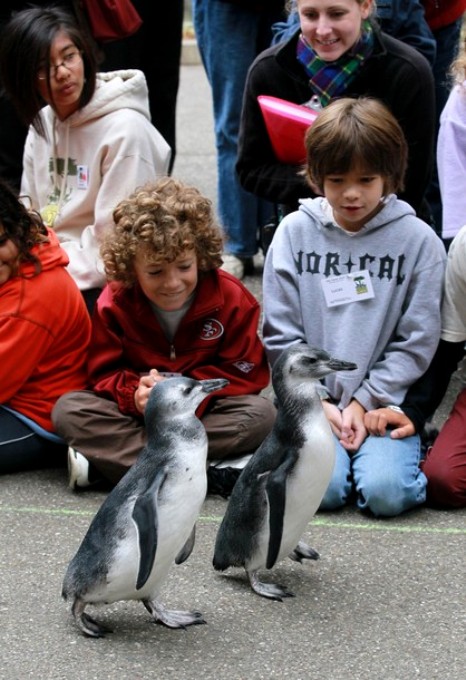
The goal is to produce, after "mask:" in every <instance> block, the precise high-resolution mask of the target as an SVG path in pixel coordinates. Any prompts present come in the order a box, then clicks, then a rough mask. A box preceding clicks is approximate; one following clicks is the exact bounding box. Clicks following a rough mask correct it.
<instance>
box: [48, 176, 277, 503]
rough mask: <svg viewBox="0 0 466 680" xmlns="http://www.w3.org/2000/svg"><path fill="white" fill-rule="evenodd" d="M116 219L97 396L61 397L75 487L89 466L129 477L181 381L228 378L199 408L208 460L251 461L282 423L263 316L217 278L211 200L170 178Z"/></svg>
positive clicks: (146, 190)
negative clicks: (164, 402) (169, 393)
mask: <svg viewBox="0 0 466 680" xmlns="http://www.w3.org/2000/svg"><path fill="white" fill-rule="evenodd" d="M113 217H114V221H115V228H114V230H113V231H112V233H111V234H110V235H109V236H108V238H107V239H106V241H105V242H104V243H103V245H102V248H101V254H102V259H103V262H104V266H105V271H106V275H107V279H108V281H109V283H108V284H107V286H106V287H105V288H104V290H103V292H102V294H101V295H100V297H99V300H98V302H97V305H96V310H95V313H94V317H93V330H92V339H91V346H90V351H89V381H90V386H91V387H92V391H81V392H72V393H70V394H67V395H64V397H62V398H61V399H60V400H59V402H58V403H57V405H56V407H55V409H54V412H53V421H54V424H55V427H56V429H57V431H58V432H59V433H60V434H61V435H62V436H63V437H64V438H65V439H66V440H67V441H68V443H69V444H70V445H71V447H72V448H73V449H74V450H71V451H70V463H71V472H70V484H71V485H72V486H73V487H76V486H85V485H87V484H88V483H89V481H90V479H92V476H91V475H89V470H88V469H87V468H88V464H87V462H88V463H90V466H91V468H90V471H91V472H92V473H94V474H95V472H97V474H98V475H100V476H103V477H105V478H106V479H107V480H109V481H110V482H111V483H116V482H117V481H118V480H119V479H120V478H121V477H122V476H123V474H124V473H125V472H126V470H127V469H128V468H129V467H130V466H131V465H132V464H133V463H134V461H135V460H136V458H137V456H138V454H139V452H140V451H141V449H142V448H143V446H144V444H145V441H146V439H145V437H146V435H145V429H144V423H143V415H144V409H145V406H146V403H147V399H148V396H149V392H150V391H151V390H152V389H157V383H158V382H159V381H160V380H165V379H166V378H167V377H169V376H170V375H173V374H176V375H185V376H189V377H192V378H195V379H199V380H201V379H204V378H227V379H228V380H229V385H228V386H227V387H225V388H224V389H223V390H222V391H221V392H216V393H215V396H213V395H212V396H211V397H210V398H206V399H205V401H204V402H203V404H202V405H201V406H200V407H199V410H198V415H199V416H200V417H201V419H202V422H203V423H204V426H205V428H206V431H207V435H208V439H209V453H208V458H209V459H211V460H212V459H216V460H218V459H223V458H229V457H233V456H235V457H237V456H239V455H244V454H246V453H251V452H253V451H254V450H255V449H256V448H257V446H258V445H259V444H260V443H261V442H262V440H263V439H264V437H265V436H266V434H267V433H268V432H269V430H270V429H271V427H272V424H273V421H274V418H275V408H274V406H273V404H272V403H271V401H270V400H269V399H267V398H265V397H263V396H260V395H259V393H260V392H261V390H263V389H264V388H265V387H266V386H267V385H268V383H269V379H270V374H269V367H268V363H267V359H266V356H265V352H264V348H263V345H262V343H261V341H260V339H259V337H258V335H257V328H258V322H259V316H260V306H259V303H258V302H257V300H256V299H255V298H254V297H253V296H252V295H251V293H249V291H248V290H247V289H246V288H245V287H244V286H243V285H242V284H241V283H240V281H239V280H238V279H236V278H235V277H233V276H230V275H229V274H228V273H226V272H224V271H222V270H221V269H220V266H221V264H222V259H221V252H222V246H223V243H222V235H221V232H220V230H219V228H218V226H217V225H216V224H215V222H214V218H213V213H212V206H211V203H210V201H209V200H208V199H206V198H204V197H203V196H202V195H201V194H200V193H199V192H198V191H197V189H195V188H193V187H188V186H185V185H184V184H182V183H181V182H179V181H177V180H174V179H170V178H166V179H163V180H160V181H158V182H157V183H155V184H153V185H148V186H146V187H143V188H142V189H140V190H138V191H136V192H135V193H133V194H132V195H131V196H130V197H129V198H128V199H127V200H124V201H122V202H120V203H119V204H118V206H117V208H116V209H115V211H114V215H113ZM78 452H79V453H78ZM80 454H82V455H80ZM83 457H85V459H87V462H86V461H85V459H84V458H83ZM83 463H84V465H83ZM226 470H227V473H225V474H228V473H229V472H230V473H231V470H229V469H228V468H226ZM215 472H218V470H217V469H215ZM236 476H237V475H236ZM236 476H235V475H234V474H233V475H231V474H230V477H232V482H233V483H234V481H235V480H236ZM210 477H211V478H212V470H211V468H210ZM228 490H229V489H223V491H225V495H226V493H227V492H228Z"/></svg>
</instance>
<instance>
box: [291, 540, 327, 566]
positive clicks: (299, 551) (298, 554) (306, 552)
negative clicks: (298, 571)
mask: <svg viewBox="0 0 466 680" xmlns="http://www.w3.org/2000/svg"><path fill="white" fill-rule="evenodd" d="M288 557H289V558H290V560H293V561H294V562H299V563H300V564H302V563H303V560H318V559H319V558H320V555H319V553H318V552H317V550H314V548H311V546H310V545H307V543H304V541H299V543H298V545H297V546H296V548H295V549H294V550H292V551H291V552H290V554H289V555H288Z"/></svg>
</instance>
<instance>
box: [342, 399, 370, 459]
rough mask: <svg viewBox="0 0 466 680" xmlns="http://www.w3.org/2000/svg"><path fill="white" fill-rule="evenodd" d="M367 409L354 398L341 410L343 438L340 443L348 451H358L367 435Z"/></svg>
mask: <svg viewBox="0 0 466 680" xmlns="http://www.w3.org/2000/svg"><path fill="white" fill-rule="evenodd" d="M365 413H366V411H365V409H364V407H363V406H361V404H360V403H359V402H358V401H356V400H355V399H353V401H352V402H351V403H350V404H348V406H347V407H346V408H344V409H343V411H342V412H341V420H342V426H341V438H340V444H341V445H342V446H343V448H345V449H346V450H347V451H357V450H358V449H359V447H360V446H361V444H362V443H363V441H364V440H365V439H366V437H367V434H368V433H367V430H366V428H365V426H364V415H365Z"/></svg>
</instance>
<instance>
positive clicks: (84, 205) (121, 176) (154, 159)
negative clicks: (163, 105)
mask: <svg viewBox="0 0 466 680" xmlns="http://www.w3.org/2000/svg"><path fill="white" fill-rule="evenodd" d="M94 50H95V48H94V46H93V44H92V43H91V42H90V41H89V39H88V37H87V35H86V34H84V33H83V31H82V30H81V29H80V28H79V27H78V26H77V25H76V22H75V19H74V18H73V17H72V16H71V15H69V14H68V13H67V12H66V11H65V10H63V9H61V8H58V7H48V8H47V7H44V8H41V7H32V8H30V9H26V10H23V11H21V12H17V13H16V14H13V16H12V18H11V19H10V21H9V22H8V23H7V25H6V26H5V28H4V30H3V33H2V39H1V41H0V76H1V79H2V84H3V86H4V88H5V90H6V92H7V93H8V95H9V96H10V98H11V99H12V101H13V103H14V105H15V107H16V109H17V111H18V114H19V115H20V116H21V118H22V119H23V120H24V122H25V123H26V124H27V125H30V129H29V133H28V136H27V139H26V144H25V150H24V157H23V176H22V181H21V196H22V197H23V200H26V199H29V201H30V207H32V208H33V209H35V210H37V211H39V212H40V213H41V215H42V218H43V220H44V221H45V223H46V224H47V225H48V226H49V227H51V228H53V229H54V230H55V231H56V233H57V236H58V238H59V241H60V244H61V246H62V247H63V249H64V250H65V251H66V253H67V254H68V257H69V260H70V264H69V266H68V271H69V272H70V274H71V275H72V277H73V278H74V280H75V281H76V283H77V284H78V287H79V288H80V289H81V291H82V293H83V295H84V298H85V300H86V304H87V306H88V309H89V310H91V309H92V308H93V305H94V302H95V300H96V298H97V296H98V294H99V293H100V290H101V288H102V286H103V284H104V273H103V268H102V267H101V265H100V261H99V254H98V253H99V243H100V240H101V238H102V236H103V234H104V233H105V232H106V231H107V229H109V228H110V227H111V225H112V224H113V222H112V210H113V208H114V206H115V205H116V204H117V203H118V201H119V200H120V199H122V198H124V197H126V196H127V195H129V194H130V193H131V192H132V191H134V189H135V188H136V187H138V186H140V185H142V184H144V183H145V182H147V181H149V180H152V181H153V180H154V178H155V177H157V176H161V175H164V174H166V172H167V169H168V163H169V159H170V148H169V146H168V144H167V143H166V142H165V140H164V139H163V137H162V136H161V135H160V134H159V133H158V131H157V130H156V129H155V128H154V127H153V126H152V124H151V122H150V114H149V107H148V94H147V86H146V82H145V78H144V75H143V74H142V72H140V71H137V70H125V71H114V72H110V73H96V70H97V64H96V57H95V51H94ZM44 104H45V106H44Z"/></svg>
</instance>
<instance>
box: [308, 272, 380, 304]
mask: <svg viewBox="0 0 466 680" xmlns="http://www.w3.org/2000/svg"><path fill="white" fill-rule="evenodd" d="M321 284H322V290H323V291H324V296H325V302H326V303H327V307H337V306H338V305H347V304H349V303H350V302H361V300H369V299H370V298H373V297H375V296H374V289H373V288H372V281H371V277H370V274H369V272H368V271H367V269H363V270H361V271H359V272H352V273H351V274H342V275H341V276H329V277H328V278H326V279H322V281H321Z"/></svg>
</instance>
